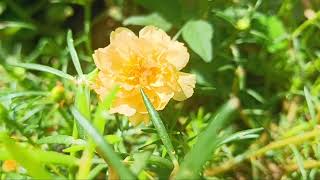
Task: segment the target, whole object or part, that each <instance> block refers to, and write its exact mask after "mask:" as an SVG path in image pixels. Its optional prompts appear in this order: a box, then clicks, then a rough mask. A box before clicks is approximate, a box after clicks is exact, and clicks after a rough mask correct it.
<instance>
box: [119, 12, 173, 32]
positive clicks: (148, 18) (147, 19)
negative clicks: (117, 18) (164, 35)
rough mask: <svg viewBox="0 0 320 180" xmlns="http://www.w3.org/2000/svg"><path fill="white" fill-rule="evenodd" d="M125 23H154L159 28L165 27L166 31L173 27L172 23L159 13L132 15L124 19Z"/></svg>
mask: <svg viewBox="0 0 320 180" xmlns="http://www.w3.org/2000/svg"><path fill="white" fill-rule="evenodd" d="M123 25H125V26H127V25H139V26H147V25H153V26H156V27H158V28H161V29H163V30H164V31H168V30H170V29H171V27H172V24H171V23H170V22H168V21H167V20H165V19H164V18H163V17H161V16H160V15H159V14H158V13H152V14H150V15H145V16H131V17H128V18H127V19H125V20H124V21H123Z"/></svg>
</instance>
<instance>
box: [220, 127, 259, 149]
mask: <svg viewBox="0 0 320 180" xmlns="http://www.w3.org/2000/svg"><path fill="white" fill-rule="evenodd" d="M262 130H263V128H255V129H248V130H244V131H239V132H236V133H234V134H232V135H230V136H229V137H227V138H224V139H223V141H222V142H221V143H220V144H219V146H221V145H223V144H226V143H230V142H232V141H238V140H243V139H255V138H258V137H259V135H258V134H255V133H258V132H261V131H262Z"/></svg>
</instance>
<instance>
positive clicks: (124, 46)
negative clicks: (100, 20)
mask: <svg viewBox="0 0 320 180" xmlns="http://www.w3.org/2000/svg"><path fill="white" fill-rule="evenodd" d="M93 58H94V62H95V64H96V65H97V67H98V69H99V70H100V72H99V74H98V76H97V78H96V80H95V82H94V83H93V85H92V87H93V89H94V90H95V91H96V92H97V94H99V96H100V97H104V96H105V95H106V94H107V93H108V92H109V91H110V90H111V89H112V88H113V87H114V86H115V85H119V86H120V90H119V92H118V94H117V97H116V98H115V100H114V102H113V104H112V107H111V109H110V112H111V113H120V114H123V115H126V116H128V117H129V120H130V121H131V122H132V123H133V124H139V123H141V122H147V121H148V113H147V110H146V108H145V106H144V103H143V100H142V97H141V94H140V88H142V89H143V90H144V91H145V93H146V94H147V96H148V97H149V99H150V101H151V102H152V104H153V106H154V107H155V109H157V110H162V109H163V108H164V107H165V106H166V105H167V104H168V102H169V101H170V99H171V98H174V99H176V100H179V101H181V100H184V99H186V98H189V97H190V96H191V95H192V94H193V89H194V87H195V83H196V81H195V76H194V75H192V74H188V73H183V72H180V71H179V70H181V69H182V68H183V67H185V66H186V64H187V63H188V61H189V54H188V52H187V48H186V47H185V46H184V44H183V43H180V42H177V41H175V40H172V39H171V38H170V37H169V36H168V35H167V34H166V33H165V32H164V31H163V30H161V29H158V28H156V27H153V26H147V27H145V28H143V29H142V30H140V32H139V37H138V36H136V35H135V34H134V33H133V32H132V31H130V30H129V29H127V28H118V29H116V30H115V31H114V32H112V33H111V35H110V44H109V45H108V46H107V47H105V48H99V49H97V50H95V52H94V54H93Z"/></svg>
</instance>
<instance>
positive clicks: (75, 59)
mask: <svg viewBox="0 0 320 180" xmlns="http://www.w3.org/2000/svg"><path fill="white" fill-rule="evenodd" d="M67 44H68V49H69V52H70V55H71V59H72V62H73V65H74V67H75V68H76V71H77V73H78V75H79V76H83V72H82V69H81V65H80V61H79V57H78V54H77V51H76V49H75V48H74V44H73V38H72V32H71V30H69V31H68V34H67Z"/></svg>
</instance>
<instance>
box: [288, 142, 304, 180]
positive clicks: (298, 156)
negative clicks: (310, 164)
mask: <svg viewBox="0 0 320 180" xmlns="http://www.w3.org/2000/svg"><path fill="white" fill-rule="evenodd" d="M290 148H291V150H292V151H293V154H294V157H295V159H296V161H297V164H298V167H299V171H300V172H301V175H302V179H303V180H307V177H308V176H307V171H306V170H305V168H304V165H303V157H302V155H301V154H300V153H299V150H298V149H297V147H296V146H295V145H292V144H290Z"/></svg>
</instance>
